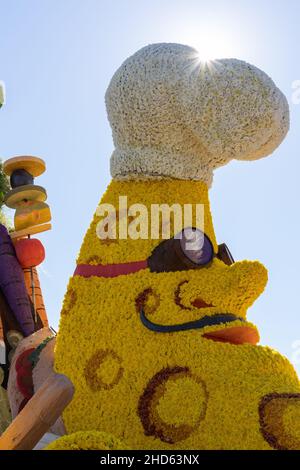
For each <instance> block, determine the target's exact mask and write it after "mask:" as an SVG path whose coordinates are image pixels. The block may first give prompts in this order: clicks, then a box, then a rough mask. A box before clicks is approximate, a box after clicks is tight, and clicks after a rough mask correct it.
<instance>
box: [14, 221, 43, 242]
mask: <svg viewBox="0 0 300 470" xmlns="http://www.w3.org/2000/svg"><path fill="white" fill-rule="evenodd" d="M51 228H52V225H51V224H42V225H34V226H33V227H28V228H24V229H23V230H18V231H15V232H10V234H9V235H10V238H11V239H12V240H17V239H19V238H24V237H27V236H28V235H34V234H36V233H42V232H46V231H47V230H51Z"/></svg>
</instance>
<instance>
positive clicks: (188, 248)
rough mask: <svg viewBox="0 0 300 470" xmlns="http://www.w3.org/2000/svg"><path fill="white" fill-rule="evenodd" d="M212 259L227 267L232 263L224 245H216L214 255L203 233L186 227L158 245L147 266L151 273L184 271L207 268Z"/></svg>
mask: <svg viewBox="0 0 300 470" xmlns="http://www.w3.org/2000/svg"><path fill="white" fill-rule="evenodd" d="M214 258H218V259H219V260H221V261H223V263H225V264H226V265H227V266H230V265H231V264H233V263H234V259H233V256H232V254H231V253H230V250H229V248H228V247H227V245H226V244H225V243H222V244H221V245H218V253H217V254H216V253H214V249H213V244H212V242H211V241H210V239H209V238H208V236H207V235H205V233H203V232H202V231H201V230H199V229H197V228H193V227H188V228H185V229H183V230H182V231H181V232H180V233H179V234H177V235H176V236H175V237H173V238H170V239H169V240H164V241H163V242H162V243H160V244H159V245H158V246H157V247H156V248H155V249H154V250H153V252H152V254H151V255H150V257H149V258H148V260H147V264H148V267H149V269H150V271H152V272H170V271H185V270H187V269H199V268H203V267H205V266H208V265H209V264H210V263H211V262H212V261H213V259H214Z"/></svg>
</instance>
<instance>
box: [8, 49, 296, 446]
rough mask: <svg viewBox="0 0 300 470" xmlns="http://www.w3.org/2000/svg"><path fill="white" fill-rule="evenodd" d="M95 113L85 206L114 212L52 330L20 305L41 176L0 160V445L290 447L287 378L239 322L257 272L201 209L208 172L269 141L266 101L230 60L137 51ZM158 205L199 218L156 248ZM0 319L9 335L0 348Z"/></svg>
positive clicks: (38, 221)
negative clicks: (14, 338) (98, 174)
mask: <svg viewBox="0 0 300 470" xmlns="http://www.w3.org/2000/svg"><path fill="white" fill-rule="evenodd" d="M106 106H107V112H108V118H109V121H110V124H111V127H112V132H113V140H114V145H115V150H114V152H113V155H112V157H111V174H112V181H111V182H110V184H109V185H108V188H107V190H106V192H105V194H104V195H103V197H102V199H101V201H100V206H101V207H103V206H104V207H106V208H115V209H116V210H115V213H114V215H113V216H112V218H110V217H107V216H106V217H104V214H103V213H102V212H101V210H99V207H100V206H99V207H98V208H97V210H96V212H95V215H94V217H93V220H92V222H91V225H90V227H89V229H88V231H87V233H86V235H85V237H84V240H83V243H82V246H81V249H80V252H79V256H78V259H77V264H76V268H75V272H74V275H73V276H72V277H71V279H70V281H69V285H68V288H67V292H66V295H65V299H64V302H63V307H62V311H61V319H60V326H59V331H58V334H57V335H55V334H54V333H53V331H51V329H50V328H49V327H48V326H47V320H46V315H45V313H44V314H40V312H39V310H38V308H37V305H38V302H37V299H36V297H35V298H34V297H33V292H36V287H35V286H37V285H38V281H37V277H36V271H34V272H33V269H34V268H35V266H36V265H37V264H38V263H39V262H41V261H42V258H43V250H42V247H41V245H40V243H39V242H38V241H34V243H32V242H33V240H32V238H31V235H32V234H34V233H35V234H36V233H39V231H40V230H41V229H42V228H43V227H44V228H45V225H46V226H48V225H47V224H49V220H50V217H51V216H50V212H49V208H48V206H45V190H43V188H40V187H35V186H34V184H33V180H32V178H33V177H34V176H38V175H39V174H40V173H41V171H42V170H43V169H44V167H43V163H42V162H41V161H40V160H37V159H35V158H32V157H19V158H18V159H12V160H8V161H7V162H5V164H4V171H6V173H7V175H9V176H10V178H11V185H12V189H11V190H10V191H9V192H8V194H7V195H6V198H5V201H6V204H8V205H9V206H10V207H14V208H16V216H15V230H14V231H12V232H11V233H10V234H8V233H7V231H6V230H5V229H3V228H2V229H1V230H2V231H1V237H2V249H3V243H4V244H5V248H4V252H2V253H1V256H2V257H3V256H4V258H3V259H4V264H1V270H0V277H1V279H0V282H1V284H0V286H1V289H2V290H1V292H2V298H3V305H4V309H3V312H4V315H3V314H2V318H4V320H3V321H2V323H3V325H4V327H3V331H4V335H3V338H4V343H5V345H6V356H7V354H8V356H9V357H7V360H8V362H9V379H8V386H7V390H8V398H9V403H10V409H11V414H12V423H11V424H10V426H9V427H8V428H7V430H6V431H5V432H4V433H3V435H2V436H1V438H0V448H2V449H5V448H9V449H12V448H15V449H24V448H27V449H28V448H33V447H34V446H35V445H36V443H37V442H38V441H39V440H40V439H41V438H42V437H43V434H44V433H45V432H48V441H47V442H49V441H52V442H51V443H50V444H48V445H47V446H46V448H47V449H53V450H56V449H57V450H59V449H103V450H105V449H223V450H224V449H262V450H263V449H265V450H267V449H300V424H299V423H300V382H299V379H298V377H297V375H296V372H295V370H294V368H293V366H292V365H291V364H290V363H289V361H288V360H287V359H286V358H284V357H283V356H282V355H281V354H279V353H278V352H276V351H274V350H272V349H270V348H269V347H267V346H262V345H259V344H258V343H259V332H258V330H257V328H256V326H255V325H254V324H252V323H251V321H250V320H249V318H248V317H249V315H248V309H249V307H251V305H252V304H253V303H254V302H255V300H256V299H257V298H258V297H259V295H261V294H262V292H263V291H264V288H265V285H266V283H267V270H266V268H265V267H264V266H263V265H262V264H261V263H260V262H258V261H248V260H244V261H234V259H233V256H232V255H231V253H230V250H229V248H228V247H227V245H226V244H224V243H220V242H219V241H217V237H216V234H215V231H214V226H213V220H212V214H211V211H210V202H209V188H210V186H211V184H212V179H213V172H214V170H215V169H217V168H218V167H220V166H223V165H225V164H227V163H229V162H230V161H231V160H233V159H236V160H248V161H254V160H257V159H259V158H262V157H266V156H268V155H270V154H271V153H272V152H273V151H274V150H275V149H276V148H277V147H278V146H279V144H280V143H281V142H282V140H283V139H284V137H285V135H286V133H287V131H288V127H289V110H288V104H287V101H286V99H285V97H284V95H283V94H282V93H281V92H280V90H279V89H278V88H277V87H276V86H275V84H274V82H273V81H272V80H271V79H270V78H269V77H268V76H267V75H266V74H265V73H264V72H262V71H261V70H259V69H257V68H256V67H254V66H252V65H250V64H248V63H246V62H243V61H240V60H236V59H221V60H218V61H215V62H212V63H209V64H208V63H202V62H201V61H200V60H199V57H198V56H197V53H196V51H195V50H194V49H192V48H190V47H187V46H183V45H178V44H155V45H150V46H147V47H145V48H143V49H141V50H140V51H138V52H137V53H136V54H134V55H133V56H131V57H130V58H129V59H127V60H126V61H125V62H124V63H123V64H122V65H121V67H120V68H119V69H118V70H117V72H116V73H115V75H114V76H113V78H112V80H111V83H110V85H109V87H108V90H107V93H106ZM220 171H221V170H220ZM249 186H251V188H252V187H253V182H250V183H249ZM120 197H121V198H123V197H126V203H127V208H126V210H124V207H123V208H122V209H120ZM176 204H179V205H180V206H181V207H184V206H185V205H189V207H191V208H192V209H193V208H196V206H198V205H200V206H201V207H202V208H203V212H202V217H200V219H199V217H197V216H196V215H195V214H197V211H196V210H195V211H194V210H191V214H192V215H191V219H190V220H189V224H188V225H183V229H182V230H181V231H180V234H178V232H177V231H176V227H175V225H176V224H175V223H173V222H174V220H172V217H171V222H172V223H171V224H170V227H169V228H170V232H169V234H168V236H167V237H164V236H163V235H164V232H165V230H164V229H165V227H164V226H163V221H162V220H161V219H158V221H156V229H157V231H158V236H157V237H153V236H151V233H152V230H153V226H152V225H153V221H152V220H151V218H150V217H148V216H149V214H151V213H152V212H151V211H152V208H153V205H156V206H161V205H165V206H168V207H174V205H176ZM141 206H143V208H145V209H146V211H145V212H143V214H141V212H139V211H138V210H137V207H139V208H141ZM34 211H36V212H35V214H39V216H38V217H37V216H35V215H34V214H33V212H34ZM138 212H139V213H138ZM249 223H250V222H249ZM142 224H143V226H144V231H145V232H147V233H146V234H145V233H143V235H144V236H140V237H138V236H127V237H124V233H122V236H121V227H122V230H123V229H124V226H125V227H126V228H127V229H128V231H129V232H130V229H131V234H133V233H135V234H136V233H137V232H139V230H141V228H140V227H141V225H142ZM154 225H155V224H154ZM108 226H109V230H107V231H106V233H107V234H108V235H109V236H106V237H105V236H103V232H105V230H106V229H107V227H108ZM48 227H49V226H48ZM100 235H101V236H100ZM111 235H113V236H111ZM178 235H180V236H178ZM29 236H30V238H29ZM188 241H189V242H191V241H192V243H193V249H192V250H191V249H188V248H187V242H188ZM5 256H6V258H5ZM12 263H13V264H12ZM26 269H28V270H29V271H30V272H29V274H30V276H29V274H28V275H27V278H28V279H29V281H27V282H26V271H25V270H26ZM10 278H11V279H12V278H14V279H15V282H18V288H20V289H21V290H20V297H17V294H16V293H15V294H14V290H13V289H14V287H13V285H12V286H10V284H9V282H10V281H9V279H10ZM16 279H18V281H16ZM21 279H22V280H21ZM30 286H31V287H30ZM33 286H34V287H33ZM39 292H40V291H39ZM26 293H27V297H26ZM18 295H19V294H18ZM17 298H21V299H23V300H22V302H21V305H17V302H16V299H17ZM2 308H3V307H2ZM41 312H44V310H43V309H42V310H41ZM6 318H11V319H12V320H11V321H13V322H14V323H13V330H14V331H16V333H15V334H17V333H18V338H19V340H18V342H17V345H16V347H14V348H13V353H11V350H12V349H11V348H12V347H11V344H10V343H9V341H8V333H9V331H10V330H9V328H10V327H7V326H5V324H6V323H5V321H6ZM7 321H8V320H7ZM9 348H10V349H9ZM37 410H38V411H37Z"/></svg>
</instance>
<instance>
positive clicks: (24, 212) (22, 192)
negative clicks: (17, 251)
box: [3, 156, 51, 239]
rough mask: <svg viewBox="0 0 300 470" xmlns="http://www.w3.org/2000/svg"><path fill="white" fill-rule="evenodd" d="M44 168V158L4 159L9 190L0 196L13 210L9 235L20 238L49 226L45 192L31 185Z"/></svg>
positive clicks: (49, 213)
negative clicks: (12, 228) (13, 214)
mask: <svg viewBox="0 0 300 470" xmlns="http://www.w3.org/2000/svg"><path fill="white" fill-rule="evenodd" d="M45 169H46V165H45V162H44V160H42V159H41V158H38V157H31V156H23V157H14V158H10V159H9V160H6V162H4V165H3V170H4V172H5V173H6V174H7V175H8V176H10V184H11V187H12V189H11V191H9V192H8V193H7V194H6V196H5V199H4V202H5V204H6V205H7V206H8V207H10V208H12V209H16V212H15V217H14V224H15V231H14V232H12V233H11V238H13V239H18V238H23V237H26V236H29V235H33V234H35V233H41V232H44V231H46V230H50V229H51V224H50V223H49V222H50V221H51V212H50V208H49V206H48V204H46V203H45V201H46V199H47V192H46V190H45V189H44V188H43V187H42V186H37V185H35V184H34V178H35V177H37V176H40V175H41V174H42V173H43V172H44V171H45Z"/></svg>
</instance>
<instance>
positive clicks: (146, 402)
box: [138, 366, 208, 444]
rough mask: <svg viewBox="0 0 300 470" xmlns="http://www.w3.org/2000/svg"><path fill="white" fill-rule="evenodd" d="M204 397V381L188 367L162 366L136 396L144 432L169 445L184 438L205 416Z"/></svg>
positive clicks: (205, 397)
mask: <svg viewBox="0 0 300 470" xmlns="http://www.w3.org/2000/svg"><path fill="white" fill-rule="evenodd" d="M207 399H208V394H207V390H206V386H205V384H204V382H203V381H202V380H201V379H200V378H199V377H196V376H194V375H193V374H191V372H190V371H189V369H188V368H187V367H179V366H176V367H172V368H165V369H162V370H161V371H159V372H158V373H157V374H155V375H154V376H153V377H152V379H151V380H150V382H149V383H148V385H147V387H146V389H145V390H144V393H143V394H142V395H141V397H140V399H139V404H138V415H139V417H140V419H141V422H142V425H143V427H144V432H145V435H146V436H155V437H157V438H159V439H160V440H161V441H163V442H168V443H169V444H175V443H176V442H179V441H182V440H184V439H187V438H188V437H189V436H190V435H191V434H192V433H193V432H194V430H195V429H197V428H198V426H199V424H200V422H201V421H202V420H203V419H204V418H205V414H206V406H207Z"/></svg>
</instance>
